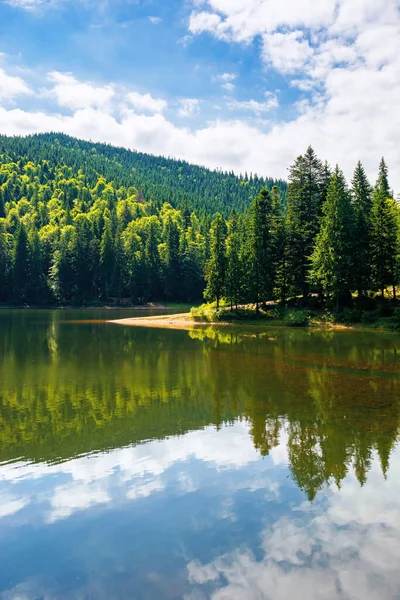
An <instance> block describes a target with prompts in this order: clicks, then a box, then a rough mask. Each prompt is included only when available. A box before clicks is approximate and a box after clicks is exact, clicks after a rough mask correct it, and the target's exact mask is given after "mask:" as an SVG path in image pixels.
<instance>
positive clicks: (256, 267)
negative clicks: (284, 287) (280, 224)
mask: <svg viewBox="0 0 400 600" xmlns="http://www.w3.org/2000/svg"><path fill="white" fill-rule="evenodd" d="M271 225H272V199H271V194H270V192H269V191H268V190H267V189H266V188H263V189H262V190H261V192H260V193H259V194H258V196H257V197H256V198H255V199H254V201H253V204H252V206H251V209H250V230H249V236H248V244H249V246H248V265H247V274H248V279H249V290H250V295H251V299H252V302H254V303H255V304H256V310H257V313H258V311H259V304H260V302H265V301H266V300H269V299H271V298H272V296H273V287H274V264H273V251H274V246H273V239H272V235H271Z"/></svg>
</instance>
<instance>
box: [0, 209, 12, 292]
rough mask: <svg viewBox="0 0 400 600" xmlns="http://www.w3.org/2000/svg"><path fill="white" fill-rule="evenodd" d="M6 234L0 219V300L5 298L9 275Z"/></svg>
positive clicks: (8, 250) (8, 248)
mask: <svg viewBox="0 0 400 600" xmlns="http://www.w3.org/2000/svg"><path fill="white" fill-rule="evenodd" d="M10 238H11V236H8V235H7V234H6V233H5V230H4V225H3V222H2V220H1V219H0V301H4V300H6V299H7V297H8V294H9V286H10V275H11V252H10V243H9V239H10Z"/></svg>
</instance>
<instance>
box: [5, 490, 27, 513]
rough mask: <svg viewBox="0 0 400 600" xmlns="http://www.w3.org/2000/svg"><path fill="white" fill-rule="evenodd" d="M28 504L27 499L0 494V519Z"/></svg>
mask: <svg viewBox="0 0 400 600" xmlns="http://www.w3.org/2000/svg"><path fill="white" fill-rule="evenodd" d="M27 504H28V500H27V499H23V498H15V497H14V496H11V495H8V494H1V495H0V519H1V518H2V517H9V516H11V515H14V514H15V513H17V512H18V511H20V510H22V509H23V508H24V507H25V506H26V505H27Z"/></svg>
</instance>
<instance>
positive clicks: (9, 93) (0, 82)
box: [0, 68, 33, 101]
mask: <svg viewBox="0 0 400 600" xmlns="http://www.w3.org/2000/svg"><path fill="white" fill-rule="evenodd" d="M24 94H33V91H32V90H31V89H30V88H29V86H28V85H27V84H26V83H25V81H24V80H23V79H21V77H16V76H13V75H9V74H7V73H6V71H5V70H4V69H1V68H0V101H1V100H12V99H13V98H16V97H17V96H21V95H24Z"/></svg>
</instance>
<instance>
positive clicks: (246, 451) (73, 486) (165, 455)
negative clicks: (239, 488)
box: [0, 423, 260, 523]
mask: <svg viewBox="0 0 400 600" xmlns="http://www.w3.org/2000/svg"><path fill="white" fill-rule="evenodd" d="M222 442H224V443H222ZM259 458H260V456H259V453H258V452H257V451H256V450H255V449H254V446H253V443H252V440H251V437H250V435H249V427H248V425H246V424H244V423H236V424H235V425H234V426H229V427H228V426H226V427H223V428H222V429H221V430H220V431H216V429H215V428H214V427H207V428H206V429H205V430H202V431H193V432H190V433H187V434H186V435H183V436H181V437H174V438H170V439H165V440H161V441H152V442H147V443H145V444H140V445H137V446H134V447H127V448H121V449H118V450H114V451H112V452H109V453H105V454H99V455H89V456H85V457H80V458H77V459H75V460H71V461H69V462H66V463H61V464H54V465H47V464H22V463H21V464H18V463H10V464H7V465H3V466H2V468H1V480H2V486H3V488H4V490H5V492H4V495H3V496H2V497H1V498H0V501H1V500H2V502H0V507H2V508H0V518H1V516H6V515H11V514H13V513H15V512H17V511H18V510H20V509H21V508H23V507H24V506H25V504H26V503H27V500H26V494H25V489H26V487H25V486H24V485H22V486H21V496H20V497H19V496H18V494H17V492H18V490H19V487H18V484H19V483H21V482H24V481H26V480H36V479H42V478H43V482H44V483H43V488H44V487H45V485H46V483H45V482H46V477H47V476H53V478H52V477H50V479H48V480H47V481H48V482H49V484H50V489H49V491H48V492H41V493H40V495H39V496H38V498H37V499H36V500H39V502H40V501H42V502H43V501H44V500H45V502H46V508H45V510H46V513H45V516H44V519H45V521H46V522H48V523H53V522H55V521H58V520H60V519H65V518H68V517H69V516H71V515H72V514H74V513H76V512H79V511H82V510H86V509H88V508H91V507H94V506H96V505H98V506H103V507H106V506H108V505H112V504H113V501H123V500H124V499H129V500H136V499H140V498H145V497H147V496H150V495H151V494H155V493H160V492H162V491H163V490H164V489H165V488H166V482H165V480H164V479H163V476H164V474H165V472H166V471H167V470H168V469H169V468H170V467H171V466H172V465H176V464H177V463H183V462H185V461H188V460H190V459H196V460H199V461H202V462H206V463H208V464H209V465H210V466H212V467H213V468H215V469H216V470H218V471H220V470H227V469H231V470H236V469H240V468H242V467H245V466H246V465H248V464H249V463H251V462H255V461H257V460H259ZM55 476H57V478H56V477H55ZM60 477H62V478H63V479H67V482H66V483H63V484H62V485H56V486H54V487H53V486H52V485H51V481H57V480H58V479H59V478H60ZM179 483H180V490H181V493H183V494H185V493H189V492H193V491H195V490H196V485H195V483H194V481H193V480H191V479H190V478H189V474H188V473H186V471H185V469H183V470H182V473H181V474H180V475H179ZM7 484H8V486H7ZM7 487H9V488H10V490H12V492H13V494H12V496H11V495H10V494H9V495H5V493H6V492H7V489H6V488H7ZM48 503H49V504H50V509H49V510H48V509H47V504H48Z"/></svg>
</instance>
